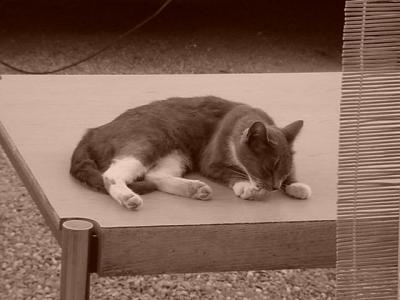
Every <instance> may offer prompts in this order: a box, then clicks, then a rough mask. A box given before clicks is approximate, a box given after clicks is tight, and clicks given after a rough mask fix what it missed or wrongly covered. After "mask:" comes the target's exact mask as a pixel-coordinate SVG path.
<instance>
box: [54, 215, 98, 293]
mask: <svg viewBox="0 0 400 300" xmlns="http://www.w3.org/2000/svg"><path fill="white" fill-rule="evenodd" d="M92 228H93V224H92V223H90V222H88V221H84V220H69V221H65V222H64V223H63V225H62V260H61V300H84V299H89V290H90V286H89V284H90V280H89V270H88V262H89V243H90V234H91V233H90V231H91V229H92Z"/></svg>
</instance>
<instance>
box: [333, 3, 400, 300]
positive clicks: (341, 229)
mask: <svg viewBox="0 0 400 300" xmlns="http://www.w3.org/2000/svg"><path fill="white" fill-rule="evenodd" d="M399 186H400V0H392V1H388V0H383V1H378V0H374V1H373V0H364V1H363V0H347V1H346V8H345V27H344V35H343V80H342V99H341V111H340V141H339V181H338V194H339V197H338V220H337V289H336V297H337V299H338V300H344V299H374V300H379V299H385V300H390V299H398V295H399V293H398V286H399V284H398V278H399V275H398V274H399V272H398V266H399V263H398V252H399V251H398V247H399V243H398V240H399V202H400V189H399Z"/></svg>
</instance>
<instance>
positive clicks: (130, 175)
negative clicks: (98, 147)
mask: <svg viewBox="0 0 400 300" xmlns="http://www.w3.org/2000/svg"><path fill="white" fill-rule="evenodd" d="M146 171H147V169H146V167H145V166H144V165H143V164H142V163H141V162H140V161H139V160H138V159H136V158H135V157H133V156H126V157H120V158H115V159H113V160H112V163H111V165H110V166H109V168H108V169H107V170H106V171H105V172H104V173H103V175H102V176H103V181H104V186H105V188H106V190H107V192H108V193H109V194H110V195H111V197H113V198H114V199H115V200H117V202H118V203H119V204H121V205H123V206H125V207H126V208H128V209H137V208H139V207H140V206H142V204H143V200H142V198H141V197H140V196H139V195H138V194H136V193H135V192H133V191H132V190H131V189H130V188H129V187H128V186H127V183H131V182H132V181H134V180H136V179H137V178H138V177H141V176H143V174H144V173H145V172H146Z"/></svg>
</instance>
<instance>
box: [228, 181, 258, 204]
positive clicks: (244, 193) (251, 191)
mask: <svg viewBox="0 0 400 300" xmlns="http://www.w3.org/2000/svg"><path fill="white" fill-rule="evenodd" d="M232 189H233V192H234V193H235V195H236V196H238V197H240V198H242V199H245V200H254V199H255V198H256V197H257V195H258V194H259V193H260V189H259V188H258V187H256V186H255V185H254V184H252V183H251V182H250V181H238V182H235V184H234V185H233V186H232Z"/></svg>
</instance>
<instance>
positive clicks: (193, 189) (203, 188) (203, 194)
mask: <svg viewBox="0 0 400 300" xmlns="http://www.w3.org/2000/svg"><path fill="white" fill-rule="evenodd" d="M190 197H192V198H194V199H199V200H211V197H212V190H211V188H210V187H209V186H208V185H207V184H205V183H204V182H201V181H199V180H193V181H191V183H190Z"/></svg>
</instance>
